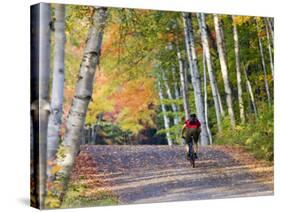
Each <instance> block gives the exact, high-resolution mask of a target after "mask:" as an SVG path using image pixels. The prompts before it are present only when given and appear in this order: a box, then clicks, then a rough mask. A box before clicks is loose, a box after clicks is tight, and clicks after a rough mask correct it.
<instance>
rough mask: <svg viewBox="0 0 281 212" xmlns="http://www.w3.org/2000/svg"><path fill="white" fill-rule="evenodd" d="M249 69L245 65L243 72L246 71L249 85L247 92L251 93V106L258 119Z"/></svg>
mask: <svg viewBox="0 0 281 212" xmlns="http://www.w3.org/2000/svg"><path fill="white" fill-rule="evenodd" d="M247 68H248V66H247ZM247 68H246V67H245V65H244V64H243V70H244V74H245V79H246V84H247V91H248V93H249V96H250V101H251V104H252V106H253V110H254V113H255V116H256V118H257V117H258V110H257V106H256V102H255V97H254V93H253V89H252V85H251V82H250V80H249V77H248V73H247Z"/></svg>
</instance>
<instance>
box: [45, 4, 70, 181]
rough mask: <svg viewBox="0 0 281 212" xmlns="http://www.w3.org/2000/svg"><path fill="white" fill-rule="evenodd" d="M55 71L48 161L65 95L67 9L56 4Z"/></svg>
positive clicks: (52, 153) (55, 143)
mask: <svg viewBox="0 0 281 212" xmlns="http://www.w3.org/2000/svg"><path fill="white" fill-rule="evenodd" d="M54 28H55V39H54V71H53V83H52V99H51V114H50V117H49V123H48V150H47V158H48V161H50V162H51V161H54V160H55V158H56V152H57V148H58V143H59V133H60V129H61V122H62V121H61V118H62V109H63V96H64V95H63V94H64V45H65V41H66V38H65V7H64V5H63V4H55V23H54ZM51 168H52V166H51V165H49V166H48V172H47V174H48V178H49V180H50V181H52V179H51V178H53V175H52V174H51Z"/></svg>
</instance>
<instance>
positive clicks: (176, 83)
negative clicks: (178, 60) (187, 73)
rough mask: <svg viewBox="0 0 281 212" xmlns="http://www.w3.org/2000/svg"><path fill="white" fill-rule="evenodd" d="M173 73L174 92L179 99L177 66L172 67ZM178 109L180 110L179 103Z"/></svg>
mask: <svg viewBox="0 0 281 212" xmlns="http://www.w3.org/2000/svg"><path fill="white" fill-rule="evenodd" d="M172 75H173V82H174V93H175V98H176V99H177V100H178V99H180V94H179V89H178V81H177V79H176V71H175V68H172ZM176 108H177V111H180V109H179V107H178V105H176Z"/></svg>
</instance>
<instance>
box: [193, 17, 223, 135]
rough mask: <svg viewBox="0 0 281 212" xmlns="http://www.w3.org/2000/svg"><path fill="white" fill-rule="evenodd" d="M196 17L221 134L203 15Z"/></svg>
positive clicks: (217, 100)
mask: <svg viewBox="0 0 281 212" xmlns="http://www.w3.org/2000/svg"><path fill="white" fill-rule="evenodd" d="M197 17H198V23H199V27H200V31H201V42H202V45H203V52H204V55H203V60H204V61H205V59H206V63H207V68H208V74H209V78H210V84H211V89H212V95H213V100H214V105H215V111H216V118H217V125H218V131H219V132H221V130H222V127H221V109H220V104H219V97H218V92H217V89H216V79H215V75H214V72H213V68H212V61H211V53H210V47H209V41H208V36H207V27H206V22H205V15H204V14H203V13H198V14H197ZM204 65H205V64H204ZM205 110H206V107H205ZM205 113H206V112H205ZM206 122H207V118H206Z"/></svg>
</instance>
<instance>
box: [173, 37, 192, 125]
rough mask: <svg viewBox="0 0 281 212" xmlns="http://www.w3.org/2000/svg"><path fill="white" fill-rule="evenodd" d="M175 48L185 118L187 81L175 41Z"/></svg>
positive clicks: (187, 115) (186, 115)
mask: <svg viewBox="0 0 281 212" xmlns="http://www.w3.org/2000/svg"><path fill="white" fill-rule="evenodd" d="M176 49H177V57H178V63H179V72H180V82H181V93H182V98H183V109H184V116H185V119H186V120H187V119H188V117H189V113H190V112H189V103H188V82H187V80H186V73H185V70H186V69H185V68H184V59H183V57H182V55H181V52H180V49H179V44H178V42H176Z"/></svg>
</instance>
